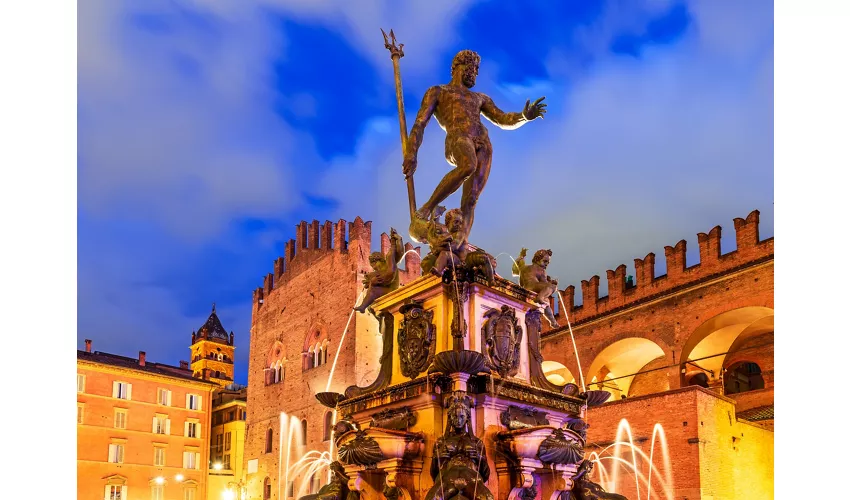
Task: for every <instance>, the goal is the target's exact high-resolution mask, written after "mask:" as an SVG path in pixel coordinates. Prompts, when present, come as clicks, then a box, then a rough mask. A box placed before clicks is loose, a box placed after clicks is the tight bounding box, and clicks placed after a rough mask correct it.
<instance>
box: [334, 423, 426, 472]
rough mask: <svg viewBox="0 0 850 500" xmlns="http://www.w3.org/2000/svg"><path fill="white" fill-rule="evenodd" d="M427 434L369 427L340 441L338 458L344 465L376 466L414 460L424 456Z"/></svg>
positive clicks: (346, 435)
mask: <svg viewBox="0 0 850 500" xmlns="http://www.w3.org/2000/svg"><path fill="white" fill-rule="evenodd" d="M424 443H425V435H424V434H423V433H421V432H408V431H397V430H393V429H382V428H380V427H370V428H368V429H365V430H351V431H348V432H346V433H345V434H343V435H342V436H340V437H339V440H338V441H337V446H338V454H339V459H340V461H341V462H342V463H344V464H345V465H364V466H374V465H375V464H377V463H378V462H380V461H382V460H387V459H402V460H405V459H411V458H416V457H418V456H419V455H420V454H421V453H422V446H423V445H424Z"/></svg>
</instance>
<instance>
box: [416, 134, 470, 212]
mask: <svg viewBox="0 0 850 500" xmlns="http://www.w3.org/2000/svg"><path fill="white" fill-rule="evenodd" d="M447 146H448V147H447V148H446V153H447V155H446V160H448V162H449V163H451V164H452V165H455V168H454V169H453V170H452V171H451V172H449V173H447V174H446V175H445V177H443V180H441V181H440V183H439V184H437V188H436V189H434V194H432V195H431V198H429V199H428V201H426V202H425V204H424V205H422V208H420V209H419V211H418V213H419V216H420V217H422V218H423V219H427V218H429V217H430V215H431V212H432V211H433V210H434V209H435V208H437V205H439V204H440V203H441V202H442V201H443V200H445V199H446V198H448V197H449V196H451V194H452V193H454V192H455V191H457V190H458V189H459V188H460V187H461V186H462V185H463V183H464V181H465V180H466V179H467V178H468V177H469V176H470V175H472V174H473V172H475V169H476V166H477V164H478V159H477V158H476V156H475V145H474V144H473V143H472V139H471V138H469V137H457V138H455V139H453V140H452V142H451V143H450V144H448V145H447Z"/></svg>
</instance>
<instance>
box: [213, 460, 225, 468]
mask: <svg viewBox="0 0 850 500" xmlns="http://www.w3.org/2000/svg"><path fill="white" fill-rule="evenodd" d="M222 467H223V465H221V462H216V463H214V464H213V469H214V470H221V468H222Z"/></svg>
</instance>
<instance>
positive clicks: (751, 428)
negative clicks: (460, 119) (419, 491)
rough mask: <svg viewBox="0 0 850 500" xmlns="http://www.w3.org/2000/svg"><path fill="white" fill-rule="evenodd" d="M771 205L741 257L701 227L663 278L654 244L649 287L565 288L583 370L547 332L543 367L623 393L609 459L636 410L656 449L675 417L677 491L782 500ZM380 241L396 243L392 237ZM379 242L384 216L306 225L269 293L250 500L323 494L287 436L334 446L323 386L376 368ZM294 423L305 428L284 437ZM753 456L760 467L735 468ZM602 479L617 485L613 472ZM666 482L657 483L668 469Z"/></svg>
mask: <svg viewBox="0 0 850 500" xmlns="http://www.w3.org/2000/svg"><path fill="white" fill-rule="evenodd" d="M758 215H759V214H758V211H754V212H753V213H751V214H750V215H749V216H748V217H747V218H745V219H735V221H734V223H735V231H736V242H737V248H736V250H734V251H731V252H727V253H725V254H723V253H722V252H721V249H720V233H721V230H720V227H719V226H718V227H715V228H713V229H712V230H711V231H709V232H708V233H707V234H706V233H701V234H699V235H698V242H699V249H700V252H699V254H700V263H699V264H695V265H691V266H688V265H687V263H686V259H685V255H686V250H687V249H686V242H685V241H684V240H682V241H680V242H679V243H677V244H676V245H675V246H672V247H666V248H665V256H666V259H667V274H666V275H663V276H655V272H654V264H655V256H654V255H653V254H649V255H647V256H646V257H645V258H643V259H636V260H635V269H636V274H637V280H636V282H635V280H633V279H630V277H627V276H626V267H625V266H624V265H621V266H619V267H617V268H616V269H615V270H613V271H608V273H607V277H608V289H609V293H608V296H607V297H599V296H598V295H599V277H598V276H594V277H592V278H591V279H589V280H586V281H583V282H582V288H581V291H582V300H581V301H582V304H581V305H577V304H576V303H575V302H576V301H575V287H573V286H569V287H567V288H566V289H565V290H563V291H562V294H563V297H564V304H563V305H560V304H559V307H562V306H563V307H566V310H567V314H568V316H569V319H570V321H571V322H572V330H573V334H574V335H575V338H576V344H577V350H578V353H579V358H580V359H581V368H579V364H578V363H577V362H576V356H575V354H574V351H573V345H572V342H571V340H570V335H569V333H568V329H567V328H565V327H562V328H558V329H555V330H551V331H548V332H546V333H545V334H544V338H543V341H542V346H543V355H544V358H545V359H546V360H547V361H546V363H545V367H544V369H545V370H546V372H547V376H548V377H550V378H551V379H552V380H553V381H556V382H561V383H563V381H567V382H569V381H573V380H574V381H575V382H576V383H580V382H581V379H582V377H583V378H584V380H585V383H586V384H587V386H588V389H596V388H604V389H605V390H608V391H610V392H612V393H613V394H614V397H613V398H612V399H611V401H610V402H608V403H606V404H604V405H603V406H601V407H598V408H594V409H591V410H590V411H589V415H588V422H589V423H590V425H591V427H590V429H589V434H588V439H589V443H591V448H592V449H595V450H596V453H597V454H599V455H600V456H601V457H602V461H601V463H603V464H605V463H610V462H611V460H612V459H609V458H606V457H609V456H610V451H608V453H607V454H606V451H605V450H606V447H607V446H608V445H610V444H612V443H614V441H615V439H616V431H617V428H618V425H619V423H620V421H621V419H622V418H626V419H627V420H628V422H629V423H630V425H631V431H632V437H633V441H634V443H635V444H636V447H637V449H638V450H640V451H641V452H643V453H645V454H646V455H649V453H650V448H651V446H652V442H653V441H652V436H653V428H654V426H655V424H656V423H660V424H661V425H662V426H663V428H664V431H665V433H666V434H665V436H666V438H667V444H668V446H669V450H670V454H671V456H673V457H674V461H675V463H676V464H677V467H676V468H674V470H670V468H667V467H663V466H659V464H658V462H657V461H655V460H654V461H653V463H654V467H655V469H656V470H658V469H660V470H661V473H662V474H667V473H668V472H670V473H672V476H671V477H670V480H671V481H670V482H672V484H673V490H674V491H673V496H674V498H677V499H679V498H688V499H691V500H693V499H698V498H703V499H710V498H714V499H718V498H741V496H738V495H739V494H740V492H742V491H744V490H743V488H744V487H745V486H746V485H747V484H749V485H750V487H751V488H754V490H751V491H755V492H756V493H758V494H756V496H755V497H758V498H769V497H770V496H772V457H773V432H772V428H773V239H772V238H770V239H767V240H760V239H759V235H758ZM346 229H347V230H348V234H347V235H346ZM346 236H347V238H346ZM381 247H382V250H383V251H386V249H388V247H389V238H388V237H387V235H386V234H383V235H381ZM406 249H407V250H411V249H412V247H411V246H410V245H409V244H408V245H407V247H406ZM370 250H371V224H370V223H369V222H363V221H362V220H361V219H360V218H359V217H358V218H357V219H355V221H354V222H352V223H350V224H349V223H346V222H345V221H339V222H338V223H336V224H333V223H331V222H326V223H325V224H324V225H321V226H320V224H319V223H318V222H317V221H313V222H312V224H307V223H305V222H302V223H300V224H298V226H297V228H296V239H295V240H294V241H293V240H290V241H289V242H288V243H286V245H285V250H284V256H283V257H280V258H278V259H277V260H276V261H275V263H274V269H273V272H272V273H269V274H268V275H267V276H266V277H265V280H264V282H263V286H262V287H261V288H258V289H257V290H256V291H255V292H254V304H253V312H252V326H251V346H250V358H249V359H250V360H249V374H248V406H249V414H248V421H247V424H248V425H247V427H248V428H247V438H246V449H245V461H246V484H247V489H246V492H247V496H246V498H249V499H269V498H273V499H284V498H288V497H292V496H294V497H298V496H300V495H302V494H306V493H308V492H311V491H315V488H316V486H317V483H318V482H321V478H317V481H315V482H314V481H311V480H310V479H309V478H303V477H298V478H291V477H288V476H286V477H284V476H285V474H284V472H283V471H284V467H283V465H284V463H286V460H287V459H286V456H285V454H284V453H282V452H281V451H282V449H285V448H286V445H285V444H283V443H284V438H286V439H287V440H289V439H294V441H293V442H294V443H295V446H294V447H293V449H298V450H299V451H301V452H304V451H306V450H315V451H317V452H323V451H329V450H330V442H329V440H328V438H329V435H330V432H329V424H330V422H331V418H332V415H331V414H330V413H329V412H328V411H327V410H326V409H325V408H324V407H323V406H321V405H320V404H319V403H318V402H317V401H316V399H315V397H314V395H315V394H316V393H317V392H321V391H324V390H326V387H328V388H329V390H331V391H336V392H342V391H343V390H344V389H345V387H347V386H350V385H354V384H357V385H361V386H362V385H365V384H368V383H369V382H371V381H372V380H373V379H374V378H375V376H376V375H377V368H378V359H377V358H378V355H379V353H380V345H379V343H380V339H379V338H378V337H377V332H378V325H377V322H376V321H375V320H374V319H373V318H372V317H371V316H369V315H361V314H356V313H355V314H354V315H353V316H350V311H351V309H352V307H353V306H354V305H355V302H356V300H357V298H358V296H359V294H360V292H361V291H362V284H361V278H362V274H363V273H365V272H366V271H368V270H369V269H370V268H369V264H368V256H369V253H370ZM406 261H407V263H406V269H404V270H403V272H402V273H401V282H402V284H406V283H409V282H410V281H412V280H414V279H416V278H417V277H418V276H419V274H420V270H419V254H418V253H416V252H411V253H408V254H407V259H406ZM560 312H561V314H560V315H559V316H560V317H559V321H560V322H561V323H562V324H564V323H565V321H563V309H561V311H560ZM346 325H347V329H346ZM343 331H346V332H347V333H346V338H345V340H344V342H343V341H342V339H341V336H342V332H343ZM341 342H343V345H342V347H341V346H340V343H341ZM340 347H341V348H340ZM334 362H336V365H335V368H333V367H334ZM332 368H333V369H334V370H335V372H334V374H333V377H332V379H331V381H330V383H329V382H328V380H329V377H330V374H331V371H332ZM579 374H580V375H579ZM282 429H283V430H284V431H290V432H287V433H286V436H282V435H281V430H282ZM282 444H283V445H282ZM608 450H610V448H608ZM741 460H747V461H748V462H749V460H755V461H757V463H758V464H759V466H758V467H749V468H748V469H747V472H743V473H742V472H740V471H737V472H736V471H735V470H733V469H734V467H735V464H740V463H742V462H741ZM642 473H643V474H646V473H647V471H645V470H644V471H643V472H642ZM595 474H597V476H596V479H597V480H600V481H601V482H602V483H603V485H607V486H610V485H611V484H610V483H611V478H610V477H607V478H600V477H599V476H598V474H599V472H598V471H597V472H596V473H595ZM285 481H288V482H289V483H291V484H288V485H287V484H283V483H284V482H285ZM629 481H632V482H631V483H629ZM652 481H653V484H655V485H657V484H658V483H657V482H656V481H657V479H656V474H655V473H654V474H653V479H652ZM616 483H617V485H616V489H617V491H620V492H622V493H623V494H625V495H627V496H629V497H630V498H637V495H636V494H635V493H636V492H635V491H634V490H635V485H634V476H633V475H629V474H622V475H621V479H620V480H618V481H616ZM629 488H631V490H629ZM768 492H769V494H768ZM656 494H657V490H656V493H655V494H653V496H656ZM759 494H761V495H762V496H759ZM765 495H767V496H765ZM640 496H641V497H645V496H646V492H645V491H641V495H640ZM755 497H754V498H755Z"/></svg>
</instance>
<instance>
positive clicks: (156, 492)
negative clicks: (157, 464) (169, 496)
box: [151, 484, 165, 500]
mask: <svg viewBox="0 0 850 500" xmlns="http://www.w3.org/2000/svg"><path fill="white" fill-rule="evenodd" d="M164 496H165V487H164V485H162V484H154V485H153V486H151V500H163V498H164Z"/></svg>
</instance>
